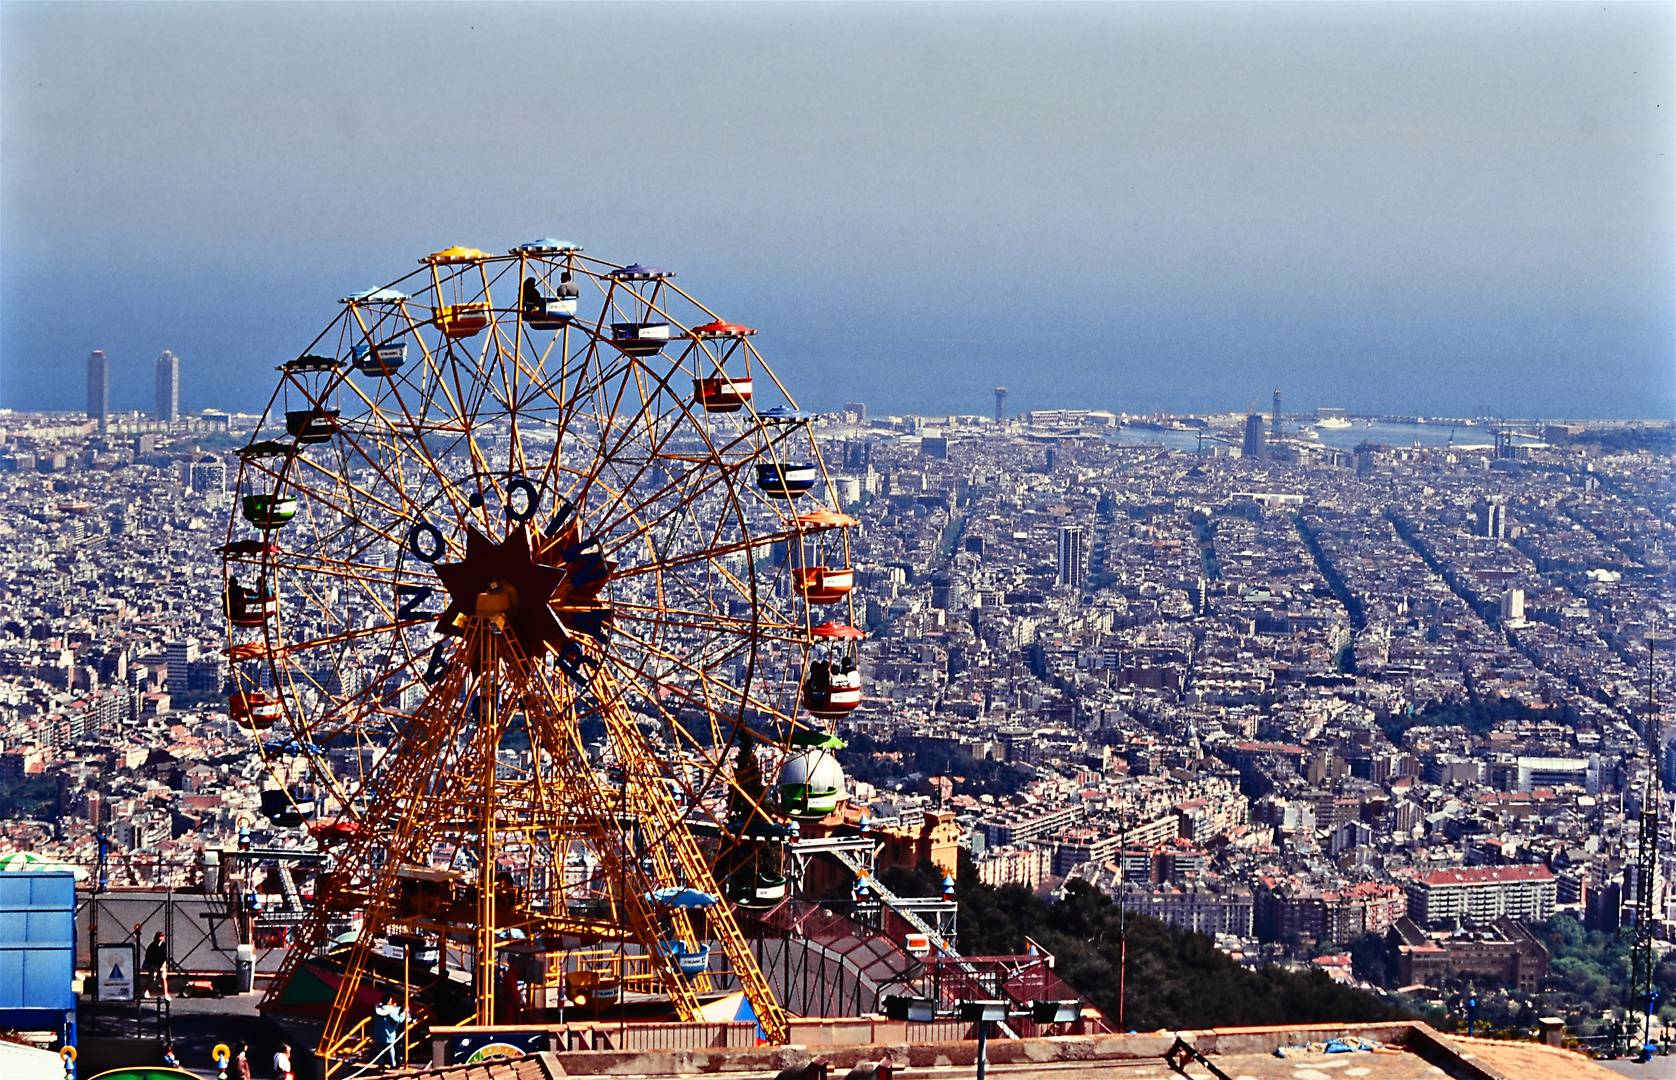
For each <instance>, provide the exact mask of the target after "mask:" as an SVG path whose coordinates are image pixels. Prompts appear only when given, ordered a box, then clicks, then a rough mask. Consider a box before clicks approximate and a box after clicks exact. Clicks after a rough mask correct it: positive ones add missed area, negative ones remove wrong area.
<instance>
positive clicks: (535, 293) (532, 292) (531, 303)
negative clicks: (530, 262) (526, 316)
mask: <svg viewBox="0 0 1676 1080" xmlns="http://www.w3.org/2000/svg"><path fill="white" fill-rule="evenodd" d="M523 304H524V310H525V311H542V310H544V309H545V308H546V304H545V303H544V302H543V301H542V299H541V286H540V285H539V284H537V283H536V280H535V278H533V277H527V278H525V279H524V299H523Z"/></svg>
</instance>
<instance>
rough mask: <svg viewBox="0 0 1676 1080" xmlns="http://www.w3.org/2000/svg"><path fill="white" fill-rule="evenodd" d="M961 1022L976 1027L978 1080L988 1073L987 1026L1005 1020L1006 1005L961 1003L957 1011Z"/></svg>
mask: <svg viewBox="0 0 1676 1080" xmlns="http://www.w3.org/2000/svg"><path fill="white" fill-rule="evenodd" d="M958 1012H959V1015H960V1018H961V1019H962V1020H966V1021H969V1022H971V1023H975V1024H977V1025H978V1080H984V1074H986V1073H987V1072H988V1071H989V1025H991V1024H993V1023H996V1022H998V1021H1001V1020H1005V1019H1006V1018H1007V1003H1006V1002H1004V1001H994V1000H985V999H977V1000H972V1001H962V1002H961V1003H960V1008H959V1010H958Z"/></svg>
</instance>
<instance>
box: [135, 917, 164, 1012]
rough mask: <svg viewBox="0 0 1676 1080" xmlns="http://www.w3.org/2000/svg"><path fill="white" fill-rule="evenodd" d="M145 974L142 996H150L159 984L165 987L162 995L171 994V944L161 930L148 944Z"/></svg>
mask: <svg viewBox="0 0 1676 1080" xmlns="http://www.w3.org/2000/svg"><path fill="white" fill-rule="evenodd" d="M145 975H146V985H145V991H144V992H143V993H141V995H140V996H141V997H147V996H149V995H150V994H151V992H152V991H153V990H155V989H157V988H158V987H159V986H161V987H162V988H163V993H162V994H161V996H162V997H168V996H169V944H168V940H167V939H166V938H164V937H163V932H162V931H161V930H159V931H158V932H157V936H156V937H154V938H152V939H151V944H150V945H147V946H146V950H145Z"/></svg>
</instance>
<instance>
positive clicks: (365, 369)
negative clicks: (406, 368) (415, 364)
mask: <svg viewBox="0 0 1676 1080" xmlns="http://www.w3.org/2000/svg"><path fill="white" fill-rule="evenodd" d="M349 357H350V363H351V364H352V365H353V366H354V368H355V370H356V371H359V372H360V373H361V374H363V375H376V376H383V377H386V378H388V377H389V376H391V375H394V374H395V373H396V372H397V371H399V370H400V369H401V366H402V365H403V364H405V363H407V342H405V341H386V342H384V343H383V344H382V345H353V346H351V347H350V349H349Z"/></svg>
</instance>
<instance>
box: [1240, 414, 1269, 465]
mask: <svg viewBox="0 0 1676 1080" xmlns="http://www.w3.org/2000/svg"><path fill="white" fill-rule="evenodd" d="M1240 456H1241V457H1245V458H1260V457H1262V456H1263V418H1262V417H1261V416H1259V415H1257V414H1256V413H1249V414H1247V416H1246V418H1245V444H1244V445H1243V446H1241V447H1240Z"/></svg>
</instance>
